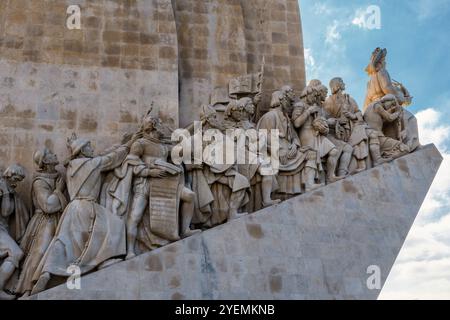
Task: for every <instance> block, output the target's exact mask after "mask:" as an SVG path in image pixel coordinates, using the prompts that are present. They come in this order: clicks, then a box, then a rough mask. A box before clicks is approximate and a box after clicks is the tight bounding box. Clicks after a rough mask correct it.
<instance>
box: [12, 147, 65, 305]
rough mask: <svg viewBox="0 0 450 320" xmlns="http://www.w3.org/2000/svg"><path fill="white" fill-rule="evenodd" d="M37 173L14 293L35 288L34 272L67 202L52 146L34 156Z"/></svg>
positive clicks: (22, 292)
mask: <svg viewBox="0 0 450 320" xmlns="http://www.w3.org/2000/svg"><path fill="white" fill-rule="evenodd" d="M33 160H34V163H35V165H36V168H37V170H36V173H35V175H34V178H33V182H32V183H31V198H32V205H33V207H32V210H33V217H32V218H31V221H30V223H29V224H28V227H27V230H26V232H25V235H24V237H23V239H22V242H21V248H22V250H23V252H24V256H25V257H24V260H23V263H22V265H21V272H20V276H19V280H18V283H17V284H16V285H15V290H14V291H15V293H16V294H18V295H22V296H28V295H29V294H30V293H31V291H32V289H33V285H34V284H33V274H34V272H35V271H36V268H37V267H38V265H39V263H40V261H41V259H42V258H43V256H44V254H45V252H46V251H47V249H48V247H49V245H50V243H51V241H52V239H53V237H54V236H55V233H56V229H57V226H58V223H59V220H60V218H61V214H62V212H63V211H64V209H65V207H66V206H67V199H66V196H65V195H64V190H65V182H64V178H63V177H62V176H61V174H60V173H59V172H57V171H56V168H55V167H56V166H57V165H58V164H59V161H58V158H57V156H56V155H55V154H54V153H52V152H51V151H50V150H49V149H47V148H45V149H44V150H42V151H41V150H38V151H36V152H35V153H34V156H33Z"/></svg>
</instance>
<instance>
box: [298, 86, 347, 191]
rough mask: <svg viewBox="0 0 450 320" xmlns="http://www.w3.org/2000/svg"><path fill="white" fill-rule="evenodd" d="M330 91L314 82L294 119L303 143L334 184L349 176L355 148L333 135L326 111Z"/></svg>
mask: <svg viewBox="0 0 450 320" xmlns="http://www.w3.org/2000/svg"><path fill="white" fill-rule="evenodd" d="M327 92H328V89H327V88H326V87H325V86H324V85H322V83H321V82H320V81H319V80H313V81H311V82H310V83H309V85H308V86H307V87H306V88H305V90H304V91H303V92H302V94H301V99H302V101H301V102H302V103H299V104H297V105H296V108H295V110H294V114H293V120H294V126H295V127H296V128H297V129H298V130H299V131H298V132H299V137H300V141H301V143H302V144H303V145H306V146H309V147H310V148H312V149H313V150H315V151H316V152H317V159H316V165H317V167H318V170H319V172H321V173H325V172H326V178H327V181H328V182H329V183H332V182H335V181H338V180H340V179H343V178H344V177H345V176H346V175H347V174H348V168H349V165H350V161H351V154H352V152H353V149H352V148H351V146H350V145H349V144H348V143H346V142H344V141H342V140H339V139H337V138H335V137H334V136H332V135H330V129H329V123H328V122H327V121H326V114H325V112H324V109H323V103H324V101H325V99H326V96H327ZM319 119H323V120H324V121H321V120H319ZM313 123H315V125H314V126H313ZM322 163H325V166H326V168H323V165H322Z"/></svg>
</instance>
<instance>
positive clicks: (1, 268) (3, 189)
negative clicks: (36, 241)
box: [0, 165, 30, 300]
mask: <svg viewBox="0 0 450 320" xmlns="http://www.w3.org/2000/svg"><path fill="white" fill-rule="evenodd" d="M24 178H25V170H24V169H23V168H22V167H21V166H19V165H12V166H10V167H8V168H7V169H6V170H5V172H4V173H3V176H2V177H1V178H0V300H14V299H15V296H14V295H12V294H8V293H6V292H5V287H6V286H7V284H8V281H9V280H10V279H11V277H12V276H13V274H14V272H15V271H16V269H18V268H19V263H20V261H21V260H22V258H23V251H22V249H21V248H20V247H19V245H18V243H20V242H21V240H22V237H23V236H24V234H25V231H26V227H27V225H28V222H29V220H30V214H29V212H28V209H27V207H26V206H25V204H24V203H23V202H22V200H21V198H20V197H19V195H18V194H17V193H16V187H17V184H18V183H20V182H21V181H22V180H23V179H24Z"/></svg>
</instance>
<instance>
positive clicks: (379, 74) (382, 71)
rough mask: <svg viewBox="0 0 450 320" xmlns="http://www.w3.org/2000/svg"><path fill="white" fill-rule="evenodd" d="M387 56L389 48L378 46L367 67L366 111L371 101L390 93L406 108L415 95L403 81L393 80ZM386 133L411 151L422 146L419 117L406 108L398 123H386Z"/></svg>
mask: <svg viewBox="0 0 450 320" xmlns="http://www.w3.org/2000/svg"><path fill="white" fill-rule="evenodd" d="M386 56H387V49H381V48H376V49H375V50H374V52H373V53H372V56H371V59H370V63H369V65H368V66H367V68H366V72H367V73H368V75H369V76H370V79H369V82H368V84H367V94H366V100H365V103H364V111H366V110H367V109H368V107H369V105H370V104H371V103H373V102H375V101H378V100H380V99H381V98H383V97H384V96H386V95H388V94H391V95H393V96H394V97H395V99H396V100H397V102H398V104H399V105H400V106H402V107H405V108H406V107H407V106H409V105H410V104H411V103H412V100H413V97H412V96H411V95H410V93H409V91H408V90H407V89H406V88H405V87H404V86H403V85H402V84H401V83H399V82H397V81H394V80H392V79H391V76H390V75H389V72H388V71H387V70H386ZM384 133H385V134H386V136H388V137H391V138H393V139H396V140H400V141H401V142H403V143H405V144H406V145H407V146H408V147H409V148H410V150H411V151H414V150H415V149H417V148H418V147H419V146H420V142H419V133H418V128H417V119H416V118H415V116H414V115H413V114H412V113H411V112H409V111H408V110H406V109H404V110H403V111H402V115H401V117H400V119H399V121H398V123H392V124H390V125H389V124H387V125H386V127H385V128H384Z"/></svg>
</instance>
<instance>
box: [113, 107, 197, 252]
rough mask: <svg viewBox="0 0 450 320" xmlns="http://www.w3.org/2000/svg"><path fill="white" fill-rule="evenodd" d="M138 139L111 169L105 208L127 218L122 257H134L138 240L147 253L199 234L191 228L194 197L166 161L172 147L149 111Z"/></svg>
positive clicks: (178, 173) (181, 178) (176, 168)
mask: <svg viewBox="0 0 450 320" xmlns="http://www.w3.org/2000/svg"><path fill="white" fill-rule="evenodd" d="M138 136H139V137H140V139H138V140H136V141H135V142H134V143H133V144H132V145H131V148H130V154H129V155H128V156H127V158H126V159H125V161H124V163H123V164H122V166H121V167H120V168H117V169H116V170H115V176H116V179H115V180H114V181H113V183H111V185H110V187H109V190H108V193H109V195H110V196H111V197H110V198H109V199H110V200H107V205H106V206H107V207H109V206H111V207H112V208H113V211H115V212H116V214H118V215H119V216H126V218H125V219H126V225H127V256H126V259H132V258H133V257H135V256H136V251H135V247H136V240H137V238H139V240H140V242H142V243H143V245H144V246H145V249H146V250H150V249H153V248H155V247H159V246H162V245H165V244H167V243H169V242H171V241H176V240H179V239H180V238H185V237H188V236H191V235H193V234H195V233H197V232H199V230H191V229H190V225H191V221H192V218H193V214H194V193H193V192H192V191H191V190H190V189H188V188H187V187H185V185H184V174H183V169H182V168H181V167H177V166H175V165H172V164H170V163H168V162H167V161H168V156H169V152H170V148H169V146H168V145H166V144H164V143H163V142H162V138H163V132H162V129H161V122H160V120H159V119H157V118H154V117H151V116H150V113H149V114H148V115H147V116H146V117H145V118H144V119H143V123H142V127H141V130H140V132H139V133H138ZM162 193H164V194H165V195H166V197H165V199H163V198H162V197H161V194H162ZM109 203H113V204H112V205H109ZM116 208H117V209H116ZM118 209H119V210H118ZM127 211H129V213H128V214H126V213H127ZM146 212H147V213H148V214H147V215H146V214H145V213H146ZM180 228H181V230H180Z"/></svg>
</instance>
